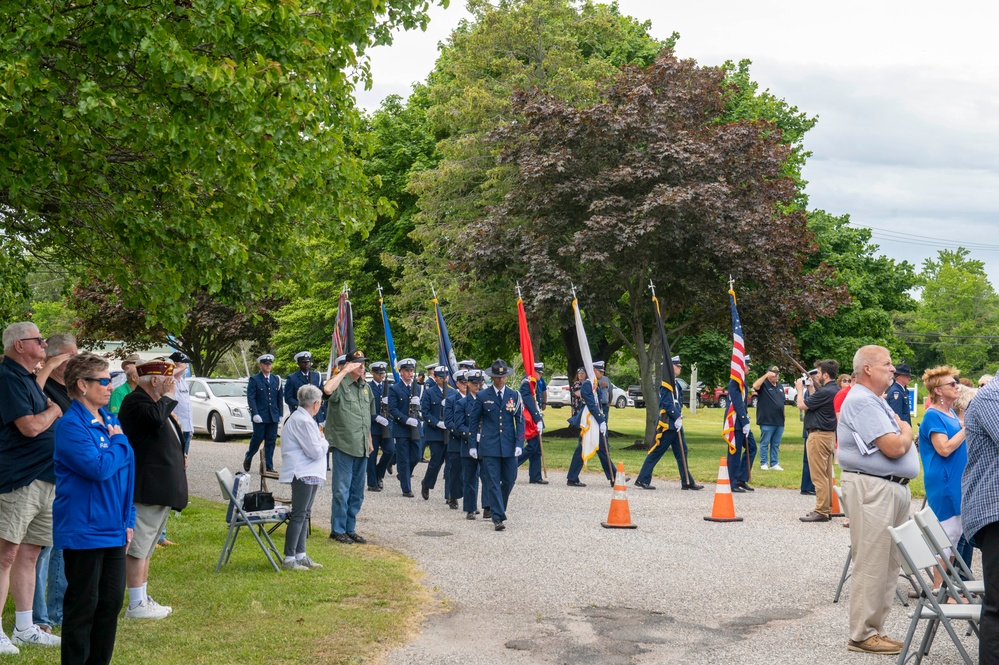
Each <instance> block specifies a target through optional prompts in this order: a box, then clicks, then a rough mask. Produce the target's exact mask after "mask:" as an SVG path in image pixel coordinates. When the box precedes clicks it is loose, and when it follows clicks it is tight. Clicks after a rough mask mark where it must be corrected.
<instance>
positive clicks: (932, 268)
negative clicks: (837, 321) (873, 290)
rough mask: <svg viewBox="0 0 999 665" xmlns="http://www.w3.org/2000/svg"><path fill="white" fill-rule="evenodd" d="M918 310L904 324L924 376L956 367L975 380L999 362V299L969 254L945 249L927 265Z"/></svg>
mask: <svg viewBox="0 0 999 665" xmlns="http://www.w3.org/2000/svg"><path fill="white" fill-rule="evenodd" d="M919 278H920V282H921V284H922V287H923V288H922V294H921V297H920V300H919V307H918V309H917V310H916V311H915V312H913V313H912V314H911V315H909V316H904V317H901V318H900V323H901V326H902V329H903V331H904V333H905V334H906V338H907V341H910V343H911V345H912V348H913V351H914V354H915V360H914V362H913V364H914V365H915V367H914V368H913V369H917V368H918V370H920V371H922V370H924V369H926V368H928V367H933V366H935V365H939V364H948V365H953V366H954V367H957V368H958V369H960V370H961V371H962V372H963V373H964V374H965V375H968V376H974V375H976V374H980V373H981V372H983V371H986V370H988V369H990V368H992V367H994V366H995V364H996V363H997V362H999V296H997V295H996V292H995V289H993V287H992V284H991V283H990V282H989V280H988V277H987V276H986V274H985V264H984V263H983V262H982V261H979V260H976V259H972V258H971V254H970V252H969V251H968V250H966V249H964V248H958V249H956V250H948V249H942V250H940V251H939V252H938V253H937V258H936V260H934V259H926V260H925V261H924V262H923V269H922V271H921V272H920V275H919Z"/></svg>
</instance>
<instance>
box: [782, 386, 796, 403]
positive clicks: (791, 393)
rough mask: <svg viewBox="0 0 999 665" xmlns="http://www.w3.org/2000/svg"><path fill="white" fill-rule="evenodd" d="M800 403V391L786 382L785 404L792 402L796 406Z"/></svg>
mask: <svg viewBox="0 0 999 665" xmlns="http://www.w3.org/2000/svg"><path fill="white" fill-rule="evenodd" d="M797 403H798V391H797V390H795V389H794V386H792V385H790V384H788V383H785V384H784V404H790V405H791V406H794V405H795V404H797Z"/></svg>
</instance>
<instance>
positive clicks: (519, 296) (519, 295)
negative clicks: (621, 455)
mask: <svg viewBox="0 0 999 665" xmlns="http://www.w3.org/2000/svg"><path fill="white" fill-rule="evenodd" d="M516 285H517V300H519V301H520V302H521V304H523V301H524V295H523V293H522V292H521V290H520V282H519V281H518V282H516ZM524 323H525V325H526V323H527V320H526V315H525V320H524ZM532 353H533V350H532ZM520 358H521V360H523V359H524V352H523V349H521V353H520ZM524 374H526V375H527V376H528V377H529V378H528V383H529V384H530V387H531V394H532V395H534V403H535V405H537V403H538V395H537V390H536V388H537V381H532V380H531V378H532V375H533V374H534V367H531V368H530V371H528V368H527V364H526V363H525V364H524ZM540 410H541V409H540V408H538V411H540ZM538 450H539V451H541V477H542V478H547V477H548V464H547V462H546V461H545V444H544V438H543V437H542V434H541V430H538Z"/></svg>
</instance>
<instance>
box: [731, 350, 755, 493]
mask: <svg viewBox="0 0 999 665" xmlns="http://www.w3.org/2000/svg"><path fill="white" fill-rule="evenodd" d="M746 373H747V375H748V373H749V355H748V354H747V355H746ZM752 390H753V387H752V385H750V384H749V383H748V382H747V383H745V384H743V386H742V404H741V407H742V413H740V412H739V406H740V405H739V403H738V402H733V404H734V405H735V407H736V409H735V452H734V453H729V454H728V462H727V464H728V477H729V481H730V484H731V485H732V491H733V492H737V493H738V492H755V491H756V489H755V488H754V487H751V486H750V485H749V474H750V470H751V469H752V468H753V464H754V463H755V462H756V437H755V436H753V425H752V421H751V420H750V418H749V410H748V409H747V408H746V405H747V404H749V397H750V395H752V394H753V393H752ZM729 399H731V396H730V397H729Z"/></svg>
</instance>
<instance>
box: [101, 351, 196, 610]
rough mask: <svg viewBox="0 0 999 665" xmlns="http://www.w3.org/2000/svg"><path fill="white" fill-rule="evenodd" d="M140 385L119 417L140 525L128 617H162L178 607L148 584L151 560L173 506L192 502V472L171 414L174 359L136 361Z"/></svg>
mask: <svg viewBox="0 0 999 665" xmlns="http://www.w3.org/2000/svg"><path fill="white" fill-rule="evenodd" d="M136 371H137V372H138V375H139V385H138V386H137V387H136V389H135V390H134V391H132V392H131V393H130V394H129V395H128V396H127V397H125V400H124V401H123V402H122V403H121V411H120V412H119V413H118V418H119V420H120V421H121V427H122V430H123V431H124V433H125V436H127V437H128V442H129V443H130V444H131V445H132V450H133V451H134V453H135V493H134V503H135V530H134V533H133V538H132V542H131V544H130V545H129V547H128V556H127V557H126V559H125V576H126V582H127V584H128V601H129V602H128V609H126V610H125V618H126V619H163V618H165V617H166V616H167V615H168V614H170V612H172V611H173V608H171V607H169V606H167V605H160V604H159V603H157V602H156V601H155V600H153V598H152V596H150V595H149V592H148V590H147V588H146V585H147V583H148V581H149V564H150V561H151V560H152V557H153V552H154V551H155V550H156V543H157V541H158V540H159V535H160V534H161V533H163V529H164V527H165V526H166V521H167V517H168V516H169V515H170V509H171V508H172V509H173V510H176V511H177V512H180V511H182V510H184V508H186V507H187V473H186V472H185V468H186V462H185V459H184V442H183V438H182V433H181V429H180V425H179V424H178V423H177V421H176V419H174V418H173V417H172V415H173V411H174V409H175V408H176V407H177V400H175V399H173V398H172V397H170V395H171V394H172V393H173V391H174V386H173V384H174V375H173V363H172V362H170V361H169V360H167V359H166V358H157V359H155V360H152V361H149V362H145V363H142V364H140V365H138V366H136Z"/></svg>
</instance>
